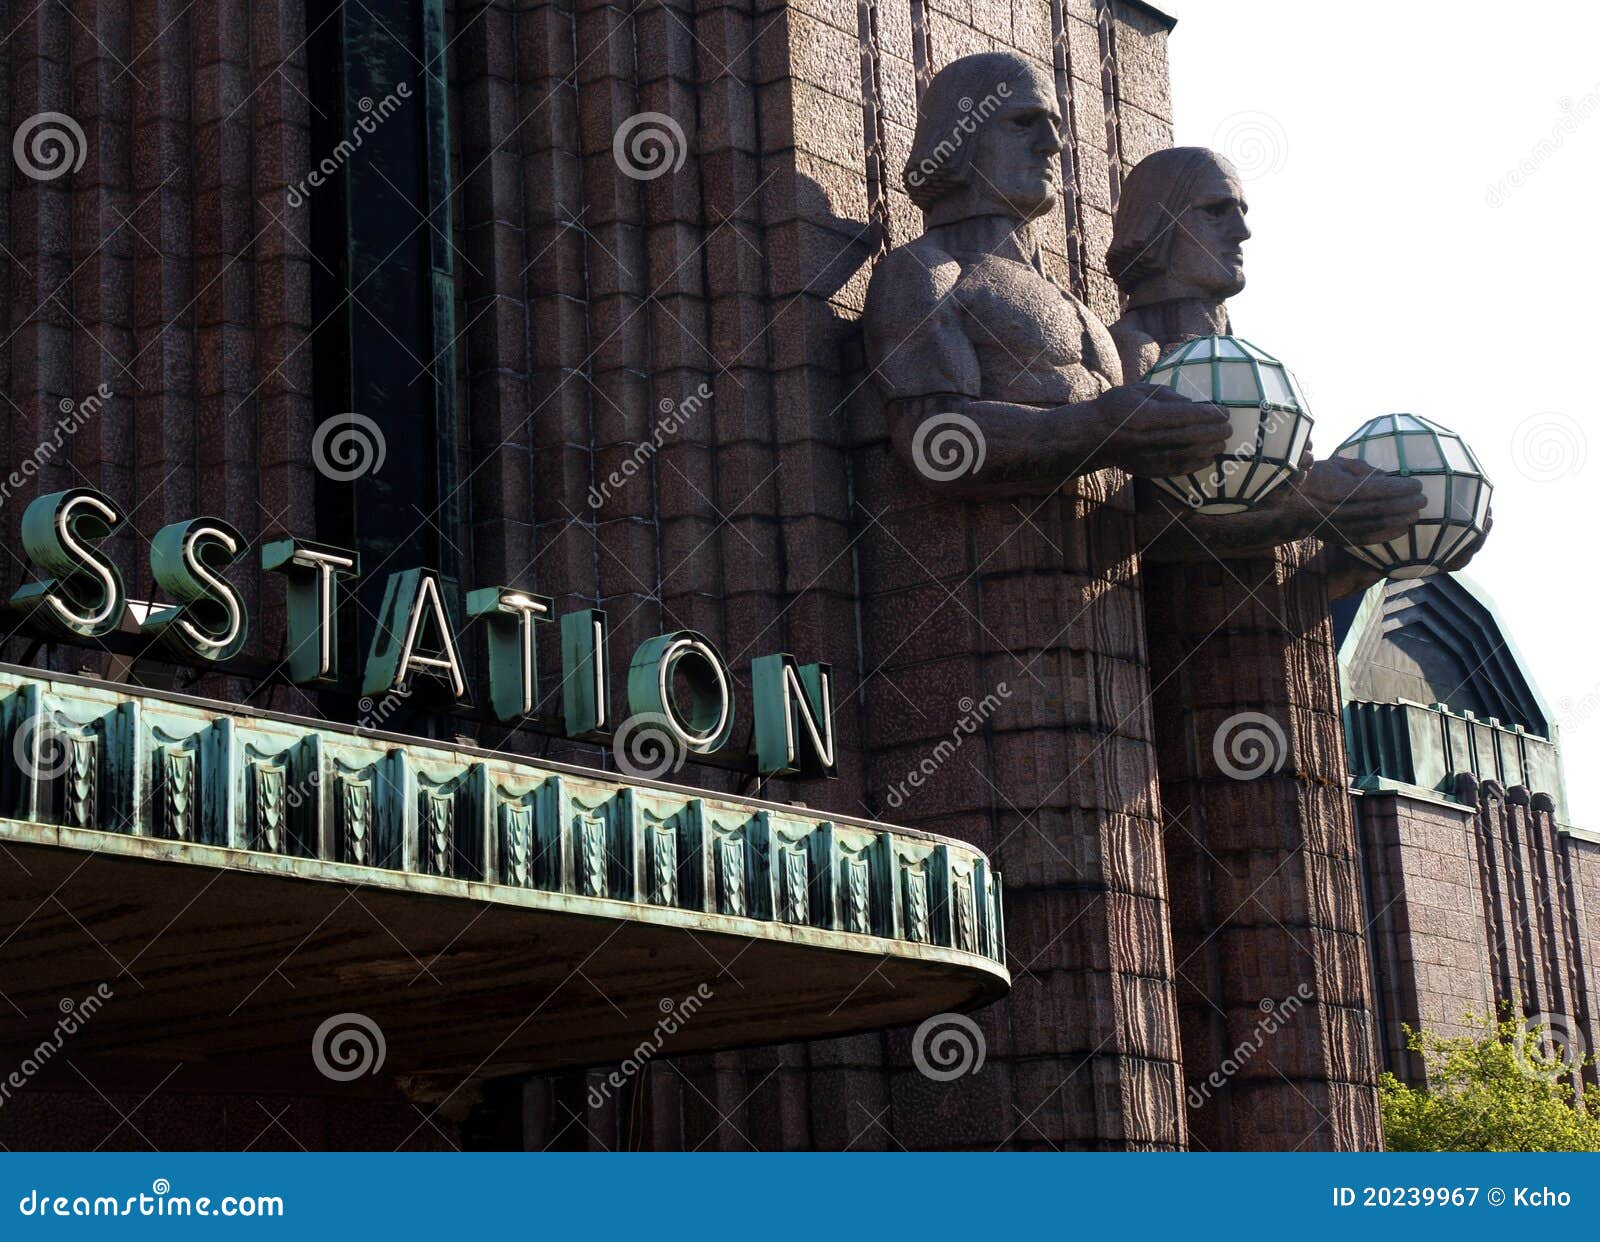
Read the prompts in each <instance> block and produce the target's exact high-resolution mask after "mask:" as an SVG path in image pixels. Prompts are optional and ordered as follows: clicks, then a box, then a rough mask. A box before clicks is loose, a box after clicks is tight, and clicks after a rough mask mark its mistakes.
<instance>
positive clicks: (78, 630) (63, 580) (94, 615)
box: [11, 487, 126, 638]
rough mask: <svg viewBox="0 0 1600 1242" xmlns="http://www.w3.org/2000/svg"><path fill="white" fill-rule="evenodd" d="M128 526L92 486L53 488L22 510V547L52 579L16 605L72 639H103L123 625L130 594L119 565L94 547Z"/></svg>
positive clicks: (24, 593)
mask: <svg viewBox="0 0 1600 1242" xmlns="http://www.w3.org/2000/svg"><path fill="white" fill-rule="evenodd" d="M121 525H122V514H120V513H118V512H117V509H116V506H115V505H113V504H112V503H111V499H110V497H108V496H104V495H102V494H101V493H99V492H97V491H94V490H93V489H92V488H87V487H74V488H72V489H71V490H69V491H65V492H53V493H52V494H50V495H48V496H40V497H38V498H37V499H36V500H34V501H32V502H31V503H30V504H29V505H28V507H27V508H26V509H25V510H23V513H22V546H23V549H24V550H25V551H26V552H27V554H28V558H29V559H30V560H31V561H33V563H34V564H35V565H37V566H38V567H39V568H40V569H41V570H43V571H44V572H45V573H46V574H47V575H49V576H48V577H46V578H45V579H44V580H43V581H40V582H30V583H28V584H27V585H25V586H23V587H22V588H21V589H20V590H19V591H17V593H16V594H15V595H13V596H12V597H11V604H12V606H13V607H15V608H21V609H23V610H24V611H26V612H28V613H30V614H31V615H32V616H33V617H34V618H36V619H37V620H39V621H40V622H42V623H44V624H45V625H46V626H47V627H49V628H50V629H52V630H55V631H56V632H57V633H60V634H62V635H64V636H65V637H67V638H99V637H101V636H102V635H105V634H109V633H111V631H113V630H114V629H116V628H117V627H118V626H119V625H121V624H122V609H123V605H124V603H126V597H125V596H124V594H123V590H122V575H120V574H119V573H117V567H116V566H115V565H113V564H112V563H111V562H110V561H109V560H107V559H106V558H105V557H103V556H98V555H96V553H95V550H94V545H95V544H96V543H98V542H100V540H102V539H105V538H107V537H108V536H109V535H110V534H111V533H112V532H113V531H115V530H116V529H117V527H119V526H121Z"/></svg>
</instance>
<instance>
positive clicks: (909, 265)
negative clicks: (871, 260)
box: [864, 235, 962, 336]
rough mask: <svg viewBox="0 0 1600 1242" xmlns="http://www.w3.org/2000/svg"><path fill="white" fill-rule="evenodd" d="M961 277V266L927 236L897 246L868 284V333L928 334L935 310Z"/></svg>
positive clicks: (873, 272)
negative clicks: (911, 331) (927, 327)
mask: <svg viewBox="0 0 1600 1242" xmlns="http://www.w3.org/2000/svg"><path fill="white" fill-rule="evenodd" d="M960 277H962V266H960V262H957V259H955V256H954V254H950V253H949V251H946V250H941V248H939V245H938V243H936V242H934V240H933V238H930V237H926V235H923V237H918V238H917V240H915V242H907V243H906V245H902V246H894V250H891V251H890V253H888V254H885V256H883V258H882V259H878V264H877V267H874V269H872V280H870V282H869V283H867V304H866V315H864V317H866V327H867V333H869V335H872V333H886V335H888V336H901V335H904V331H909V330H912V328H917V330H925V327H926V323H928V319H930V312H931V309H933V307H936V306H939V304H941V301H942V299H944V298H947V296H949V294H950V291H952V290H954V288H955V283H957V282H958V280H960Z"/></svg>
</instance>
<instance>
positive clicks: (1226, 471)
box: [1144, 336, 1311, 514]
mask: <svg viewBox="0 0 1600 1242" xmlns="http://www.w3.org/2000/svg"><path fill="white" fill-rule="evenodd" d="M1144 379H1145V383H1147V384H1160V385H1162V386H1164V387H1167V388H1171V389H1172V390H1173V391H1175V392H1177V393H1179V394H1181V395H1183V396H1185V397H1189V398H1191V399H1193V400H1195V401H1209V402H1211V403H1212V404H1214V405H1220V406H1222V407H1223V408H1224V409H1226V410H1227V411H1228V416H1229V419H1230V420H1231V424H1232V425H1231V429H1230V432H1229V436H1228V447H1227V449H1226V450H1225V451H1224V452H1223V453H1222V455H1221V456H1219V457H1218V458H1217V459H1216V460H1215V462H1213V463H1212V465H1211V466H1210V467H1208V468H1207V469H1205V470H1201V471H1197V472H1196V473H1194V474H1185V475H1178V476H1177V477H1175V478H1168V479H1154V480H1152V482H1154V483H1155V485H1156V486H1157V487H1159V488H1161V489H1162V490H1163V491H1165V492H1167V493H1169V494H1170V495H1173V496H1176V497H1177V498H1178V499H1179V500H1181V501H1183V502H1184V504H1186V505H1188V506H1189V507H1190V508H1192V509H1194V510H1195V511H1196V512H1198V513H1216V514H1224V513H1243V512H1245V511H1246V510H1248V509H1253V508H1255V506H1256V505H1258V504H1259V503H1261V501H1262V500H1264V499H1266V497H1267V496H1268V495H1270V494H1271V493H1272V491H1273V490H1274V489H1276V488H1277V487H1279V486H1280V485H1282V484H1283V483H1284V482H1286V481H1287V480H1288V479H1290V478H1291V477H1292V476H1293V474H1294V468H1295V465H1296V464H1297V463H1298V462H1299V460H1300V456H1301V454H1302V453H1304V452H1305V448H1306V445H1307V444H1308V443H1309V442H1310V439H1311V410H1310V408H1309V407H1308V406H1307V404H1306V399H1305V396H1304V395H1303V394H1302V393H1301V391H1300V385H1299V384H1298V383H1296V381H1295V378H1294V376H1293V375H1292V374H1291V373H1290V371H1289V368H1288V367H1286V366H1284V365H1283V363H1281V362H1279V361H1278V360H1277V359H1276V358H1274V357H1273V356H1272V355H1271V354H1269V353H1267V352H1266V351H1265V350H1264V349H1259V348H1257V347H1256V346H1254V345H1252V344H1251V343H1250V342H1249V341H1246V340H1243V339H1241V338H1239V337H1236V336H1202V337H1199V338H1197V339H1195V340H1192V341H1187V342H1185V343H1184V344H1182V345H1180V346H1178V348H1177V349H1174V350H1173V351H1172V352H1171V353H1169V354H1167V355H1166V356H1165V357H1163V358H1162V359H1161V360H1160V361H1159V362H1157V363H1156V364H1155V366H1153V367H1151V368H1150V370H1149V372H1148V374H1146V375H1145V377H1144Z"/></svg>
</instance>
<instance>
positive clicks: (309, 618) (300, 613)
mask: <svg viewBox="0 0 1600 1242" xmlns="http://www.w3.org/2000/svg"><path fill="white" fill-rule="evenodd" d="M261 568H262V569H265V570H268V571H269V572H272V573H280V574H282V575H283V576H284V577H285V578H287V579H288V580H289V586H288V590H287V592H286V595H287V600H286V605H287V606H286V608H285V609H284V612H285V615H286V617H287V620H288V645H289V680H290V681H292V682H294V683H295V684H296V685H300V686H307V685H316V684H325V683H331V682H335V681H337V680H338V679H339V583H340V581H345V582H349V581H352V580H354V579H355V578H358V577H360V575H361V561H360V558H358V557H357V556H356V554H355V553H354V552H352V551H350V550H349V549H347V548H335V547H333V546H331V545H330V544H325V543H310V542H307V541H306V540H304V539H280V540H277V541H276V542H274V543H269V544H267V545H266V546H265V547H263V548H262V549H261Z"/></svg>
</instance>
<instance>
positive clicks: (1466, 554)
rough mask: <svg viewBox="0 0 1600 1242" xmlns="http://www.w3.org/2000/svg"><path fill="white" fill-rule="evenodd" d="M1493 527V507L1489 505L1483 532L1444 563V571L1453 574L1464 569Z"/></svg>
mask: <svg viewBox="0 0 1600 1242" xmlns="http://www.w3.org/2000/svg"><path fill="white" fill-rule="evenodd" d="M1493 529H1494V508H1493V506H1492V505H1491V506H1490V509H1489V512H1488V513H1486V514H1485V515H1484V519H1483V534H1481V535H1479V536H1478V537H1477V538H1476V539H1474V540H1473V541H1472V542H1471V543H1469V544H1468V545H1467V546H1466V547H1464V548H1462V549H1461V551H1459V552H1457V553H1456V554H1455V555H1454V556H1453V557H1451V558H1450V559H1449V560H1448V561H1446V562H1445V564H1444V572H1445V573H1447V574H1453V573H1455V572H1456V570H1458V569H1465V568H1466V567H1467V562H1469V561H1470V560H1472V558H1473V557H1475V556H1477V555H1478V549H1479V548H1481V547H1483V541H1484V540H1485V539H1487V538H1488V537H1489V532H1490V531H1492V530H1493Z"/></svg>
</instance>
